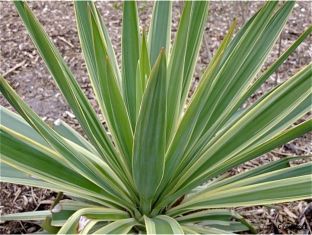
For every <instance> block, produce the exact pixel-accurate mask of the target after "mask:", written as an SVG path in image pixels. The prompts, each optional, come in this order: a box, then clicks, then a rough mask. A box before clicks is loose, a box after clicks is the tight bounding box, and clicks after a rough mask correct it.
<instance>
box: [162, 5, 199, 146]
mask: <svg viewBox="0 0 312 235" xmlns="http://www.w3.org/2000/svg"><path fill="white" fill-rule="evenodd" d="M184 4H185V6H184V9H183V12H182V16H181V19H180V22H179V28H178V32H177V35H176V39H175V42H174V44H173V48H172V51H171V53H170V57H169V65H168V91H167V94H168V98H167V128H166V129H167V133H166V138H167V144H169V143H170V142H171V139H172V137H173V135H174V133H175V131H176V127H177V122H178V120H179V118H180V107H181V106H183V104H181V103H180V99H181V94H182V84H183V70H184V63H185V55H186V50H187V42H188V30H189V21H190V18H191V9H192V4H193V3H192V2H188V1H186V2H185V3H184Z"/></svg>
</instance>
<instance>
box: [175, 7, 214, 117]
mask: <svg viewBox="0 0 312 235" xmlns="http://www.w3.org/2000/svg"><path fill="white" fill-rule="evenodd" d="M208 5H209V2H208V1H195V2H193V4H192V12H191V19H190V23H189V32H188V42H187V50H186V55H185V65H184V72H183V84H182V95H181V106H180V109H183V108H184V106H183V104H184V102H185V100H186V98H187V95H188V92H189V88H190V85H191V81H192V78H193V73H194V69H195V65H196V62H197V57H198V53H199V49H200V46H201V42H202V38H203V34H204V31H205V26H206V21H207V18H208ZM181 111H183V110H181ZM181 111H180V112H181Z"/></svg>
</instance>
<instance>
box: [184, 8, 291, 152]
mask: <svg viewBox="0 0 312 235" xmlns="http://www.w3.org/2000/svg"><path fill="white" fill-rule="evenodd" d="M292 7H293V3H292V2H288V3H286V4H284V6H283V7H282V8H281V9H279V10H278V11H277V12H276V14H275V15H274V16H273V17H272V18H271V19H270V20H267V19H266V17H268V14H271V13H272V10H273V9H274V3H272V5H271V6H270V4H269V3H268V4H267V5H265V6H264V7H263V9H261V11H260V12H259V13H258V14H257V15H256V17H255V19H254V20H253V21H252V23H251V25H250V28H248V29H247V30H246V32H245V34H244V35H242V37H241V39H240V40H239V42H238V43H237V45H236V47H235V48H233V51H232V52H231V54H229V55H228V59H227V60H226V61H225V62H224V64H223V66H222V67H221V68H220V72H219V73H218V74H217V77H216V78H215V79H216V82H215V85H214V86H212V87H211V90H210V92H212V91H213V92H212V93H210V95H209V99H208V102H207V103H206V105H205V107H204V109H203V110H202V114H201V115H200V117H199V119H198V120H199V121H198V123H197V125H196V128H195V131H194V133H196V135H193V137H192V139H197V138H198V135H200V136H201V139H200V140H199V141H198V143H196V145H195V147H194V149H193V150H192V153H190V154H191V155H193V154H194V152H197V151H199V152H201V150H200V149H201V148H202V147H203V146H204V145H205V144H206V143H208V142H209V141H210V140H211V138H212V137H213V136H214V135H215V134H216V132H217V131H218V130H219V129H220V128H221V127H222V125H224V124H225V123H226V122H227V121H228V120H229V119H230V118H231V116H232V115H233V114H234V113H235V112H236V111H237V109H238V108H239V107H240V106H241V104H242V103H243V102H244V101H245V100H246V99H247V97H245V99H242V98H241V94H242V93H243V92H244V91H245V90H246V89H247V88H248V86H250V84H251V82H252V80H253V78H254V76H255V75H256V74H257V72H258V71H259V70H260V68H261V65H262V64H263V62H264V60H265V58H266V57H267V56H268V53H269V51H270V49H271V48H272V47H273V45H274V42H275V41H276V40H277V38H278V35H279V33H280V32H281V30H282V27H283V25H284V24H285V23H286V20H287V16H288V15H289V14H290V11H291V9H292ZM270 12H271V13H270ZM254 27H260V28H261V29H258V31H257V30H255V29H254ZM249 31H250V32H252V34H251V33H249ZM252 38H253V39H252ZM237 58H241V59H240V60H237ZM207 93H208V94H209V92H207ZM189 148H191V146H189Z"/></svg>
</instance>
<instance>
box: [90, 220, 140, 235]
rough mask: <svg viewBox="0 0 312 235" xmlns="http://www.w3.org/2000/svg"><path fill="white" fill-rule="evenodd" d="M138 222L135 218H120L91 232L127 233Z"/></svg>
mask: <svg viewBox="0 0 312 235" xmlns="http://www.w3.org/2000/svg"><path fill="white" fill-rule="evenodd" d="M137 224H138V223H137V222H136V220H135V219H133V218H130V219H121V220H117V221H115V222H112V223H110V224H108V225H106V226H105V227H103V228H100V229H98V230H97V231H95V232H94V233H93V234H127V233H128V232H129V231H130V230H131V229H132V228H133V227H134V226H135V225H137Z"/></svg>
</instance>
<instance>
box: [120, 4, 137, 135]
mask: <svg viewBox="0 0 312 235" xmlns="http://www.w3.org/2000/svg"><path fill="white" fill-rule="evenodd" d="M122 23H123V25H122V43H121V44H122V45H121V46H122V88H123V94H124V99H125V103H126V106H127V109H128V112H129V116H130V122H131V126H132V129H133V130H134V127H135V124H136V120H137V117H136V68H137V64H138V60H139V56H140V54H139V52H140V49H139V48H140V46H139V45H140V40H139V26H138V15H137V6H136V2H135V1H126V2H124V6H123V20H122Z"/></svg>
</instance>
